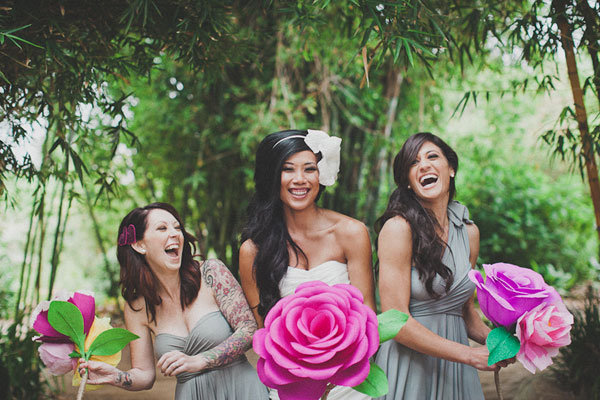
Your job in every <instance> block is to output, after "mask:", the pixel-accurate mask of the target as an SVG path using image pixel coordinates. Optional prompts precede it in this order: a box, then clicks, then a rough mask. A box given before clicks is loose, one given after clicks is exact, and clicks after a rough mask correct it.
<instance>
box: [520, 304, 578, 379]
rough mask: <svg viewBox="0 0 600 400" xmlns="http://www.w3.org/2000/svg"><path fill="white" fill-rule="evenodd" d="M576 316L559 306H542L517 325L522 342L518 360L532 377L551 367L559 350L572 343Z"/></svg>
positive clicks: (528, 313)
mask: <svg viewBox="0 0 600 400" xmlns="http://www.w3.org/2000/svg"><path fill="white" fill-rule="evenodd" d="M572 324H573V315H571V313H570V312H568V311H567V309H566V308H565V307H564V306H562V304H559V305H545V304H540V305H539V306H537V307H536V308H534V309H533V310H531V311H529V312H526V313H525V314H523V316H522V317H521V318H519V321H518V322H517V329H516V334H517V338H519V341H520V342H521V349H520V350H519V353H517V360H519V361H520V362H521V364H523V366H524V367H525V368H527V370H529V372H531V373H535V369H536V368H538V369H539V370H540V371H541V370H543V369H545V368H546V367H548V366H549V365H550V364H552V357H554V356H556V355H557V354H558V348H559V347H561V346H566V345H568V344H570V343H571V334H570V331H571V325H572Z"/></svg>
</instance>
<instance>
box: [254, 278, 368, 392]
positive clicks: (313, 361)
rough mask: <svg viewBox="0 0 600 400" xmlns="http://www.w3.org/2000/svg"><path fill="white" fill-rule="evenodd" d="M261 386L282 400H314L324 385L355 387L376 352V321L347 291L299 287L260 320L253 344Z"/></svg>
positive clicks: (355, 293) (318, 285)
mask: <svg viewBox="0 0 600 400" xmlns="http://www.w3.org/2000/svg"><path fill="white" fill-rule="evenodd" d="M253 346H254V350H255V351H256V353H257V354H258V355H259V356H260V358H259V360H258V364H257V372H258V376H259V377H260V379H261V381H262V382H263V383H264V384H265V385H267V386H269V387H272V388H275V389H277V390H278V392H279V397H280V398H281V399H282V400H289V399H294V400H300V399H305V400H309V399H312V400H315V399H319V398H320V397H321V395H322V394H323V393H324V391H325V389H326V387H327V384H328V383H333V384H335V385H342V386H356V385H358V384H360V383H362V382H363V381H364V380H365V378H366V377H367V375H368V374H369V369H370V363H369V357H371V356H372V355H373V354H375V352H376V351H377V348H378V347H379V332H378V330H377V316H376V315H375V313H374V312H373V310H371V309H370V308H369V307H367V306H365V305H364V304H363V296H362V294H361V293H360V291H359V290H358V289H356V288H355V287H353V286H351V285H344V284H338V285H334V286H329V285H327V284H326V283H323V282H319V281H312V282H306V283H303V284H301V285H299V286H298V287H297V288H296V291H295V293H294V294H293V295H290V296H287V297H284V298H283V299H281V300H280V301H279V302H278V303H277V304H276V305H275V307H273V308H272V309H271V311H269V313H268V314H267V317H266V318H265V327H264V328H262V329H259V330H258V331H257V332H256V333H255V335H254V340H253Z"/></svg>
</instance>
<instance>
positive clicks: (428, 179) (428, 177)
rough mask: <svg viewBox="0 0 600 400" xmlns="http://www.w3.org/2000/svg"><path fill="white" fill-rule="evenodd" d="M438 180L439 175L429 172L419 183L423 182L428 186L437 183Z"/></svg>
mask: <svg viewBox="0 0 600 400" xmlns="http://www.w3.org/2000/svg"><path fill="white" fill-rule="evenodd" d="M437 181H438V177H437V175H434V174H427V175H425V176H423V177H422V178H421V179H420V180H419V183H420V184H421V186H423V188H428V187H430V186H432V185H435V183H436V182H437Z"/></svg>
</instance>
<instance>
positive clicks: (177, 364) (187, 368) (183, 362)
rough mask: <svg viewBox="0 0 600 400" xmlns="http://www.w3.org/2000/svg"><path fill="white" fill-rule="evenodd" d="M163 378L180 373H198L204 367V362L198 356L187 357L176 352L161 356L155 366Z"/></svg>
mask: <svg viewBox="0 0 600 400" xmlns="http://www.w3.org/2000/svg"><path fill="white" fill-rule="evenodd" d="M156 366H157V367H158V368H160V370H161V372H162V373H163V375H165V376H176V375H179V374H180V373H182V372H198V371H201V370H203V369H204V368H205V367H206V362H204V360H203V358H201V357H199V356H188V355H187V354H185V353H182V352H180V351H177V350H173V351H169V352H168V353H165V354H163V355H162V357H161V358H160V359H159V360H158V363H157V364H156Z"/></svg>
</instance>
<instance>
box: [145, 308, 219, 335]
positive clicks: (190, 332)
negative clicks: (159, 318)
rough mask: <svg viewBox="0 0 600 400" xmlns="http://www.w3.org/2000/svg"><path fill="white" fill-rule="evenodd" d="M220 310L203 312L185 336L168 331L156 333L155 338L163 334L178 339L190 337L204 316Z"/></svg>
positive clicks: (206, 316)
mask: <svg viewBox="0 0 600 400" xmlns="http://www.w3.org/2000/svg"><path fill="white" fill-rule="evenodd" d="M220 312H221V311H219V310H216V311H211V312H209V313H206V314H204V315H203V316H201V317H200V319H199V320H198V321H196V323H195V324H194V326H193V327H192V329H190V331H189V333H188V334H187V335H185V336H181V335H175V334H174V333H169V332H161V333H157V334H156V336H155V338H157V337H159V336H161V335H165V336H173V337H176V338H179V339H187V338H188V337H190V335H191V334H192V333H193V332H194V331H195V330H196V328H198V327H199V326H200V322H202V321H203V320H205V319H206V318H208V317H209V316H211V315H213V314H216V313H220Z"/></svg>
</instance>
